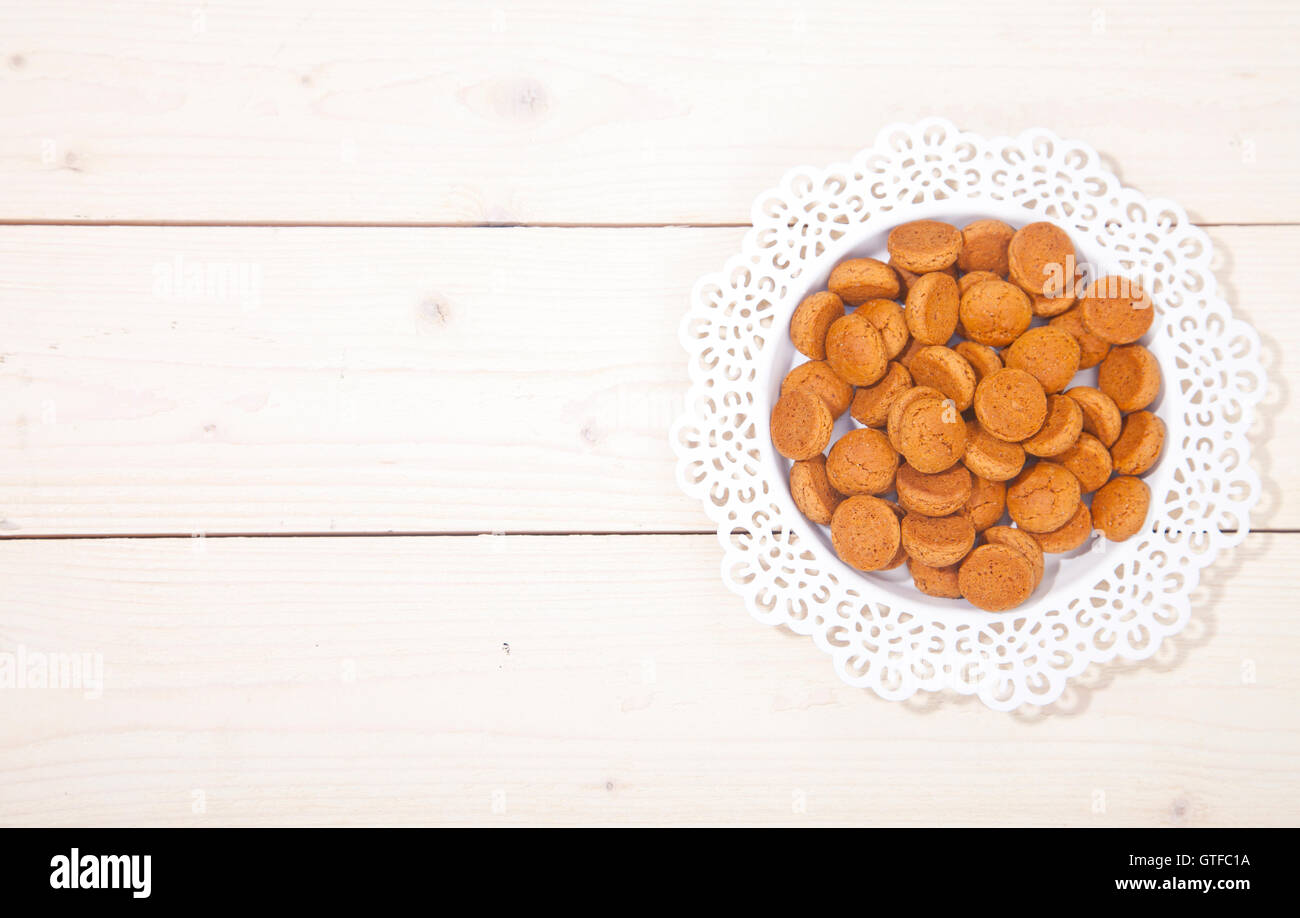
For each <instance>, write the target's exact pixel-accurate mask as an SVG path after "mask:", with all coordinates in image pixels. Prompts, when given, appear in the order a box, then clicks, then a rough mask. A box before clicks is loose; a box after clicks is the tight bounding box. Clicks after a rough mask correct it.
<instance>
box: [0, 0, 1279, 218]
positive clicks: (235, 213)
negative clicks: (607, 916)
mask: <svg viewBox="0 0 1300 918" xmlns="http://www.w3.org/2000/svg"><path fill="white" fill-rule="evenodd" d="M1297 27H1300V8H1297V6H1296V5H1295V4H1294V3H1290V2H1279V0H1244V2H1240V3H1235V4H1233V6H1232V9H1231V14H1230V15H1225V12H1224V10H1223V9H1222V7H1220V6H1217V5H1214V4H1204V3H1198V4H1187V3H1180V2H1174V0H1154V2H1128V3H1122V4H1107V5H1097V4H1093V3H1070V4H1064V5H1060V6H1054V7H1052V9H1051V11H1050V12H1049V11H1048V10H1047V9H1046V8H1045V7H1043V5H1042V4H1041V3H1036V2H1032V0H991V2H988V3H980V4H954V3H951V2H948V0H922V2H913V3H906V4H873V5H864V4H862V3H857V2H849V0H826V2H819V0H799V2H789V0H752V2H746V3H743V4H736V3H700V2H697V0H674V2H663V3H644V4H642V3H632V4H620V5H617V6H609V5H606V6H602V7H601V8H600V9H599V11H595V10H593V9H592V8H591V7H590V5H588V4H581V3H575V2H568V3H565V2H556V0H535V2H524V3H509V4H504V3H503V4H462V3H428V2H425V0H366V2H352V3H330V4H324V5H321V4H319V3H314V2H311V0H280V2H276V3H273V4H268V3H264V2H261V0H222V2H214V3H206V4H201V5H196V4H194V3H190V2H175V0H170V2H148V3H126V4H116V5H115V6H114V7H113V10H112V12H111V14H110V13H106V12H105V11H104V10H103V9H102V8H101V7H100V6H99V5H98V4H94V3H90V2H88V0H44V2H42V3H39V4H31V3H23V4H8V5H6V6H5V8H4V9H2V10H0V35H3V36H4V42H3V46H2V47H0V182H3V187H4V189H5V194H4V197H3V204H0V218H8V219H28V220H30V219H49V220H63V221H67V220H117V221H122V220H142V221H159V220H185V221H209V222H211V221H218V222H220V221H302V222H321V221H329V222H339V221H403V222H410V221H418V222H449V221H455V222H482V221H496V222H539V221H543V222H578V223H585V222H616V223H628V222H718V221H728V222H736V221H746V220H748V216H749V207H750V202H751V201H752V200H753V198H754V197H755V196H756V195H757V194H758V193H759V192H760V191H762V190H764V189H766V188H768V187H770V186H771V185H773V184H774V183H775V182H776V181H777V179H779V178H780V176H781V175H782V174H783V173H784V172H785V171H786V170H788V169H790V168H792V167H794V166H796V165H802V164H810V165H820V164H825V163H830V162H836V161H842V160H843V159H845V158H847V157H848V156H850V155H851V154H852V153H854V152H855V151H857V150H858V149H860V148H862V147H864V146H867V145H868V144H870V143H871V142H872V141H873V139H874V137H875V135H876V132H877V131H878V130H879V128H880V127H881V126H882V125H884V124H886V123H889V122H893V121H899V120H914V119H916V118H918V117H922V116H925V115H931V114H938V115H945V116H947V117H950V118H952V119H953V120H954V121H956V122H957V123H959V124H960V125H962V126H964V127H966V128H969V129H972V130H976V131H979V132H981V133H984V134H988V135H995V134H1014V133H1018V132H1019V131H1022V130H1024V129H1026V128H1029V127H1036V126H1043V127H1048V128H1051V129H1052V130H1055V131H1056V132H1057V133H1058V134H1061V135H1062V136H1066V137H1077V138H1079V139H1081V140H1084V141H1086V142H1088V143H1090V144H1092V145H1093V146H1095V147H1096V148H1097V149H1099V150H1100V151H1102V153H1103V154H1104V155H1105V156H1107V157H1108V158H1109V159H1110V160H1111V162H1112V163H1113V164H1114V166H1115V167H1116V168H1117V169H1118V170H1119V171H1120V173H1121V174H1122V176H1123V177H1124V179H1125V180H1126V181H1127V182H1129V183H1131V184H1133V185H1135V186H1136V187H1138V188H1141V189H1142V190H1144V191H1145V192H1147V193H1148V194H1151V195H1158V196H1163V197H1171V198H1173V199H1175V200H1177V201H1179V202H1181V203H1182V204H1183V205H1184V206H1185V207H1186V208H1187V209H1188V211H1189V212H1190V213H1192V214H1193V215H1194V216H1195V217H1196V218H1198V219H1200V220H1205V221H1213V222H1259V221H1272V222H1278V221H1288V220H1289V221H1294V220H1297V219H1300V211H1298V210H1297V205H1296V201H1297V200H1300V194H1298V192H1300V184H1298V181H1300V179H1298V177H1297V176H1298V174H1297V172H1296V170H1295V168H1294V163H1295V162H1296V160H1297V157H1298V156H1300V136H1298V135H1297V133H1296V131H1295V130H1294V125H1295V124H1296V122H1297V121H1298V120H1300V101H1298V96H1300V94H1297V92H1296V89H1297V86H1300V64H1298V63H1297V59H1296V56H1295V54H1294V48H1293V47H1292V45H1293V44H1294V36H1295V34H1296V32H1297Z"/></svg>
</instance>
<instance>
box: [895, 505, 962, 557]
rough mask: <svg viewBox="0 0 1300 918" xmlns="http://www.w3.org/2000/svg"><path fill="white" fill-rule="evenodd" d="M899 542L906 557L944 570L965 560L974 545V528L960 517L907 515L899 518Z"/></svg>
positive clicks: (956, 514)
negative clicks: (901, 521) (901, 519)
mask: <svg viewBox="0 0 1300 918" xmlns="http://www.w3.org/2000/svg"><path fill="white" fill-rule="evenodd" d="M902 539H903V547H904V548H906V549H907V554H908V555H909V556H910V557H912V558H915V559H916V560H918V561H920V562H921V563H922V564H928V565H930V567H947V566H948V565H949V564H956V563H957V562H958V561H960V560H961V559H962V558H964V557H966V555H967V554H968V553H969V552H970V550H971V548H972V547H973V546H974V545H975V527H974V525H972V524H971V521H970V520H968V519H966V517H964V516H962V515H961V514H960V513H954V514H952V515H950V516H923V515H921V514H920V513H909V514H908V515H907V516H905V517H903V525H902Z"/></svg>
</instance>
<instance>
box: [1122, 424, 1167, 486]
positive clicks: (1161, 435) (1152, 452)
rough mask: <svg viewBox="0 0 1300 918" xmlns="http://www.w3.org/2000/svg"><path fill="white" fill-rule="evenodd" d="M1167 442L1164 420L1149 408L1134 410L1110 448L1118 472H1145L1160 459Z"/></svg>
mask: <svg viewBox="0 0 1300 918" xmlns="http://www.w3.org/2000/svg"><path fill="white" fill-rule="evenodd" d="M1164 445H1165V422H1164V421H1162V420H1160V419H1159V418H1158V417H1156V416H1155V415H1154V414H1152V413H1151V412H1150V411H1135V412H1133V413H1132V414H1130V415H1129V416H1128V417H1126V418H1125V419H1124V429H1123V430H1121V431H1120V434H1119V439H1118V440H1116V441H1115V445H1114V446H1112V447H1111V448H1110V456H1111V459H1112V460H1113V462H1114V466H1115V471H1116V472H1118V473H1119V474H1121V475H1144V474H1146V473H1147V472H1149V471H1150V470H1151V467H1152V466H1153V465H1155V464H1156V460H1157V459H1159V458H1160V451H1161V450H1162V449H1164Z"/></svg>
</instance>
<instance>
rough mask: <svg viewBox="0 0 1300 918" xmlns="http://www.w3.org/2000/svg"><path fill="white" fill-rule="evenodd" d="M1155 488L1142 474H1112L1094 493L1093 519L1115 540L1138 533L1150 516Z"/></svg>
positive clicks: (1128, 537)
mask: <svg viewBox="0 0 1300 918" xmlns="http://www.w3.org/2000/svg"><path fill="white" fill-rule="evenodd" d="M1150 506H1151V489H1150V488H1148V487H1147V483H1146V482H1145V481H1143V480H1142V479H1141V478H1133V477H1132V476H1130V475H1123V476H1120V477H1119V478H1112V479H1111V480H1110V481H1108V482H1106V483H1105V484H1104V485H1102V486H1101V487H1100V488H1098V489H1097V493H1096V494H1094V495H1092V523H1093V525H1094V526H1096V527H1097V528H1098V529H1100V530H1101V531H1102V534H1103V535H1105V536H1106V538H1108V539H1110V540H1111V541H1112V542H1123V541H1124V540H1125V539H1130V538H1132V537H1133V536H1134V535H1136V534H1137V533H1138V532H1139V531H1140V530H1141V529H1142V526H1143V525H1144V524H1145V523H1146V520H1147V510H1148V509H1149V508H1150Z"/></svg>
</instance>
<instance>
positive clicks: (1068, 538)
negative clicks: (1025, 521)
mask: <svg viewBox="0 0 1300 918" xmlns="http://www.w3.org/2000/svg"><path fill="white" fill-rule="evenodd" d="M1030 535H1032V536H1033V537H1034V539H1036V540H1037V542H1038V544H1039V545H1040V546H1042V549H1043V551H1045V552H1049V553H1051V554H1054V555H1059V554H1061V553H1062V552H1067V551H1074V550H1075V549H1076V548H1078V547H1079V546H1080V545H1082V544H1083V543H1084V542H1086V541H1088V536H1090V535H1092V513H1090V512H1089V510H1088V505H1087V504H1085V503H1084V502H1083V501H1079V506H1078V507H1077V508H1076V509H1075V511H1074V513H1073V514H1072V515H1071V516H1070V518H1069V519H1068V520H1066V521H1065V524H1064V525H1063V526H1061V528H1060V529H1053V530H1052V531H1051V532H1034V533H1030Z"/></svg>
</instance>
